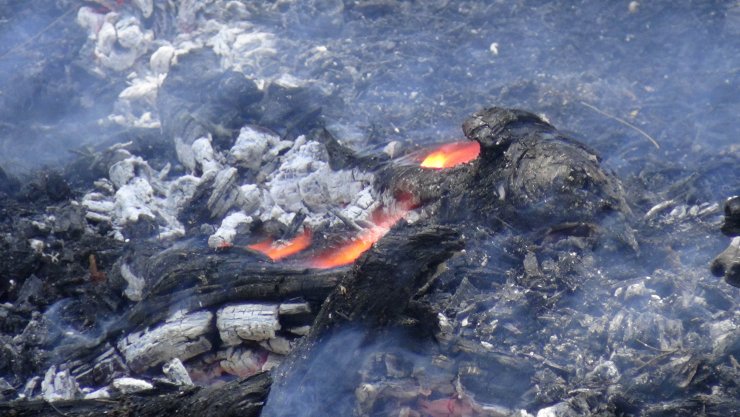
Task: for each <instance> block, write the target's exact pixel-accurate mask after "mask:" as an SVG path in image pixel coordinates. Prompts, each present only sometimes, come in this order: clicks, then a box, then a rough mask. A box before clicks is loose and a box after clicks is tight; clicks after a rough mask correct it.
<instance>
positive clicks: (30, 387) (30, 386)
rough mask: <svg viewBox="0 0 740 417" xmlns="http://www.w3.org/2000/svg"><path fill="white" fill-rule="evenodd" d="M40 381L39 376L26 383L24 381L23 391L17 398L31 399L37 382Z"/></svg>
mask: <svg viewBox="0 0 740 417" xmlns="http://www.w3.org/2000/svg"><path fill="white" fill-rule="evenodd" d="M40 381H41V377H40V376H34V377H32V378H31V379H29V380H28V381H26V385H24V386H23V391H21V393H20V394H19V395H18V397H19V398H21V399H23V398H33V393H34V391H36V387H38V385H39V382H40Z"/></svg>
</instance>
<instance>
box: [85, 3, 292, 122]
mask: <svg viewBox="0 0 740 417" xmlns="http://www.w3.org/2000/svg"><path fill="white" fill-rule="evenodd" d="M132 3H133V5H134V6H135V8H132V7H117V8H115V9H116V10H111V11H109V12H100V11H98V10H97V9H95V8H93V7H88V6H83V7H80V8H79V9H78V12H77V23H78V24H79V25H80V26H81V27H82V28H84V29H85V30H86V31H87V33H88V45H87V46H86V48H87V49H89V50H91V52H92V53H91V54H90V56H91V57H92V60H91V61H90V62H88V65H89V67H90V70H91V71H93V72H95V73H98V74H100V75H101V76H105V75H106V74H107V73H110V72H113V73H116V72H117V73H121V72H127V73H128V78H129V84H130V85H129V87H127V88H126V89H124V90H123V91H122V92H121V93H120V94H119V97H118V101H117V103H116V105H115V111H114V113H113V114H111V115H110V116H109V120H110V121H112V122H113V123H117V124H121V125H126V126H134V127H141V128H159V127H160V122H159V119H158V115H157V110H156V105H155V101H156V97H157V92H158V90H159V87H160V86H161V85H162V82H163V81H164V79H165V77H166V75H167V73H168V71H169V68H170V66H171V65H172V64H174V63H176V62H177V60H178V57H181V56H183V55H186V54H188V53H190V52H191V51H193V50H196V49H201V48H209V49H212V50H213V51H214V52H215V53H216V54H217V55H218V56H219V57H220V58H221V69H223V70H234V71H239V72H243V73H245V74H248V75H250V76H252V77H253V78H254V76H258V75H259V74H258V72H259V70H260V68H264V67H266V66H265V65H264V61H265V60H268V59H271V57H273V56H275V55H276V54H277V53H278V50H277V47H276V39H275V36H274V35H273V34H271V33H268V32H261V31H258V30H256V29H255V28H254V27H253V26H252V25H251V24H250V23H249V22H248V18H249V15H248V12H247V11H246V9H245V7H244V6H243V5H240V4H238V2H233V1H228V0H215V1H209V2H201V1H191V0H188V1H180V2H168V3H167V4H166V5H165V4H164V3H163V4H160V5H157V6H156V7H158V8H162V7H164V8H171V9H173V10H167V11H166V13H174V14H175V15H176V16H177V18H176V28H177V31H176V32H175V33H174V34H173V36H172V37H171V38H170V39H164V38H160V39H155V37H154V32H153V31H152V30H150V29H148V28H147V23H146V22H147V21H148V20H147V19H148V18H149V17H150V16H151V15H152V14H153V12H154V7H155V6H154V3H153V2H152V1H151V0H134V1H133V2H132ZM271 78H275V77H271ZM295 80H296V83H297V84H301V83H302V81H301V80H299V79H295Z"/></svg>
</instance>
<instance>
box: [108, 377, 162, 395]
mask: <svg viewBox="0 0 740 417" xmlns="http://www.w3.org/2000/svg"><path fill="white" fill-rule="evenodd" d="M111 388H113V389H114V390H116V391H118V392H120V393H121V394H133V393H136V392H142V391H149V390H151V389H154V386H153V385H152V384H151V383H149V382H147V381H144V380H143V379H137V378H129V377H123V378H116V379H114V380H113V382H112V383H111Z"/></svg>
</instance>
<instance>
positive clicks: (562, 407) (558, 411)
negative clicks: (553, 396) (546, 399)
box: [537, 402, 583, 417]
mask: <svg viewBox="0 0 740 417" xmlns="http://www.w3.org/2000/svg"><path fill="white" fill-rule="evenodd" d="M581 415H583V414H581V413H579V412H577V411H576V410H574V409H573V407H571V406H570V404H568V403H566V402H562V403H557V404H555V405H553V406H550V407H545V408H543V409H541V410H540V411H538V412H537V417H577V416H581Z"/></svg>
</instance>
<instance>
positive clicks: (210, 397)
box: [0, 373, 272, 417]
mask: <svg viewBox="0 0 740 417" xmlns="http://www.w3.org/2000/svg"><path fill="white" fill-rule="evenodd" d="M271 382H272V381H271V378H270V376H269V375H268V374H266V373H261V374H258V375H255V376H253V377H250V378H245V379H238V380H234V381H231V382H228V383H225V384H223V385H220V386H215V387H208V388H197V387H191V388H182V389H177V390H175V391H174V392H172V389H171V388H169V389H168V388H165V387H155V388H154V389H153V390H149V391H145V392H141V393H132V394H123V395H117V396H111V397H110V398H105V399H89V400H84V399H76V400H66V401H55V402H54V403H49V402H46V401H43V400H30V401H29V400H18V401H14V402H10V403H0V414H2V415H7V416H14V417H32V416H33V417H47V416H48V417H52V416H55V417H58V416H59V415H60V414H61V415H65V416H69V417H93V416H100V415H106V414H115V415H120V416H131V417H133V416H136V417H160V416H175V415H177V416H192V417H201V416H213V417H217V416H218V417H221V416H224V417H226V416H232V417H250V416H254V417H256V416H259V415H260V410H261V409H262V406H263V404H264V401H265V399H266V397H267V394H268V393H269V390H270V383H271Z"/></svg>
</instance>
